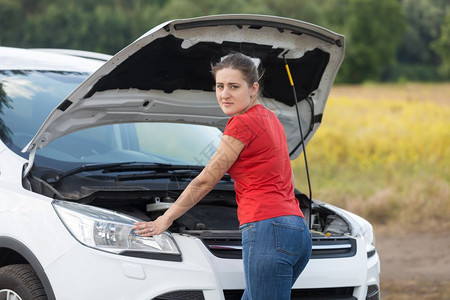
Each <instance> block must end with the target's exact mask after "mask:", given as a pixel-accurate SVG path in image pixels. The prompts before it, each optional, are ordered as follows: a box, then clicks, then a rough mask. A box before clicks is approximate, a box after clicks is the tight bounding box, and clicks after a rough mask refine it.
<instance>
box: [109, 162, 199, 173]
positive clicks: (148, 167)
mask: <svg viewBox="0 0 450 300" xmlns="http://www.w3.org/2000/svg"><path fill="white" fill-rule="evenodd" d="M204 168H205V166H199V165H173V164H164V163H151V164H137V163H136V164H126V165H118V166H113V167H111V168H107V169H106V170H104V171H103V172H104V173H113V172H139V171H155V172H166V171H183V170H185V171H202V170H203V169H204Z"/></svg>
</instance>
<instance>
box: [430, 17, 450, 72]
mask: <svg viewBox="0 0 450 300" xmlns="http://www.w3.org/2000/svg"><path fill="white" fill-rule="evenodd" d="M431 46H432V49H434V50H435V51H436V53H438V54H439V55H440V58H441V65H440V68H439V71H440V72H441V75H442V76H443V77H444V78H445V79H450V10H449V11H447V16H446V17H445V22H444V23H443V24H442V27H441V34H440V37H439V39H437V40H436V41H434V42H433V43H432V45H431Z"/></svg>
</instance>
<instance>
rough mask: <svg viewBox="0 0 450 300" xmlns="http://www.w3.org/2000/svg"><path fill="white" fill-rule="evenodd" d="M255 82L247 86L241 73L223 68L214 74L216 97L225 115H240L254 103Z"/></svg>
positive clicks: (257, 86) (256, 90) (256, 85)
mask: <svg viewBox="0 0 450 300" xmlns="http://www.w3.org/2000/svg"><path fill="white" fill-rule="evenodd" d="M258 88H259V85H258V83H257V82H255V83H253V85H252V86H248V83H247V81H245V79H244V77H243V75H242V72H241V71H239V70H235V69H230V68H224V69H221V70H219V71H217V72H216V97H217V101H218V102H219V105H220V108H221V109H222V111H223V112H224V113H225V114H226V115H240V114H243V113H244V112H246V111H247V109H249V108H250V107H252V106H253V105H254V104H255V103H256V94H257V92H258Z"/></svg>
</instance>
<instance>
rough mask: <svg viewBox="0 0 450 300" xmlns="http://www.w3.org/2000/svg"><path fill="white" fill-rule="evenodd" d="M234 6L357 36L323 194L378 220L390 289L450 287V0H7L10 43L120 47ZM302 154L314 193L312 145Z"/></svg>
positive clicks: (315, 147) (323, 151)
mask: <svg viewBox="0 0 450 300" xmlns="http://www.w3.org/2000/svg"><path fill="white" fill-rule="evenodd" d="M224 13H252V14H268V15H278V16H283V17H289V18H294V19H299V20H303V21H307V22H311V23H314V24H317V25H320V26H323V27H326V28H328V29H330V30H332V31H335V32H338V33H341V34H344V35H345V36H346V42H347V45H346V46H347V51H346V57H345V60H344V62H343V64H342V67H341V69H340V71H339V73H338V76H337V78H336V82H335V85H334V86H333V88H332V90H331V94H330V97H329V100H328V104H327V108H326V109H325V113H324V117H323V122H322V125H321V127H320V129H319V130H318V131H317V133H316V136H315V137H314V138H313V139H312V141H311V142H310V143H309V144H308V147H307V148H306V152H307V156H308V165H309V168H310V170H309V171H310V175H311V184H312V194H313V197H314V198H317V199H321V200H323V201H325V202H328V203H332V204H335V205H337V206H340V207H343V208H346V209H348V210H350V211H352V212H354V213H356V214H359V215H361V216H363V217H364V218H366V219H368V220H369V221H370V222H372V224H373V225H374V228H375V232H376V233H377V237H378V245H379V246H378V247H379V251H380V253H381V259H382V295H383V299H448V295H449V294H450V257H449V255H450V254H449V253H448V252H449V251H448V249H450V237H449V236H448V230H449V229H450V217H449V216H450V0H195V1H188V0H96V1H92V0H0V46H11V47H25V48H71V49H79V50H89V51H96V52H101V53H106V54H115V53H116V52H118V51H119V50H121V49H122V48H123V47H125V46H127V45H128V44H129V43H131V42H132V41H134V40H135V39H137V38H138V37H139V36H141V35H142V34H144V33H145V32H146V31H148V30H149V29H151V28H152V27H153V26H155V25H158V24H160V23H163V22H165V21H167V20H170V19H179V18H187V17H196V16H201V15H210V14H224ZM292 166H293V168H294V172H295V174H296V181H297V186H298V187H299V188H300V189H301V190H302V191H303V192H305V193H306V194H308V185H307V178H306V175H305V164H304V159H303V157H299V158H298V159H297V160H295V161H293V162H292ZM399 239H400V242H399ZM413 250H414V251H413ZM402 272H403V273H402Z"/></svg>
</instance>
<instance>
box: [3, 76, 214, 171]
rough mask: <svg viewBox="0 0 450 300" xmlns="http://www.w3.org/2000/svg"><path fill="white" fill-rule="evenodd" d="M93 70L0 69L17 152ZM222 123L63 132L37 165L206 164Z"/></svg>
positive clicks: (8, 128) (10, 138)
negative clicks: (212, 125) (218, 124)
mask: <svg viewBox="0 0 450 300" xmlns="http://www.w3.org/2000/svg"><path fill="white" fill-rule="evenodd" d="M88 75H89V74H83V73H71V72H49V71H0V97H1V98H0V139H1V140H2V141H3V142H4V143H5V144H6V145H7V146H8V147H10V148H11V150H12V151H14V152H15V153H17V154H18V155H21V156H22V157H25V158H27V157H28V154H24V153H22V152H21V150H22V149H23V148H24V147H25V146H26V145H27V144H28V142H29V141H30V140H31V139H32V138H33V136H34V135H35V134H36V132H37V131H38V129H39V127H40V126H41V124H42V123H43V122H44V121H45V119H46V117H47V116H48V115H49V114H50V112H51V111H52V110H53V109H54V108H55V107H56V106H57V105H58V104H59V103H60V102H61V101H62V100H63V99H64V98H65V97H66V96H67V95H68V94H70V92H71V91H73V90H74V89H75V88H76V87H77V86H78V85H79V84H80V83H81V82H82V81H83V80H84V79H85V78H86V77H87V76H88ZM221 134H222V133H221V131H220V130H218V129H217V128H213V127H208V126H201V125H191V124H178V123H126V124H114V125H107V126H99V127H93V128H89V129H85V130H81V131H78V132H75V133H71V134H68V135H66V136H63V137H61V138H59V139H57V140H55V141H53V142H51V143H50V144H48V145H47V146H46V147H45V148H43V149H41V150H38V151H37V152H36V162H35V165H36V166H52V167H56V168H58V169H61V170H67V169H70V168H73V167H74V166H76V165H82V164H88V163H89V164H90V163H92V164H95V163H112V162H122V161H127V162H146V163H147V162H150V163H168V164H192V165H205V164H206V163H207V162H208V161H209V159H210V157H211V155H212V154H213V153H214V151H215V149H216V148H217V146H218V143H219V141H220V137H221Z"/></svg>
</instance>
